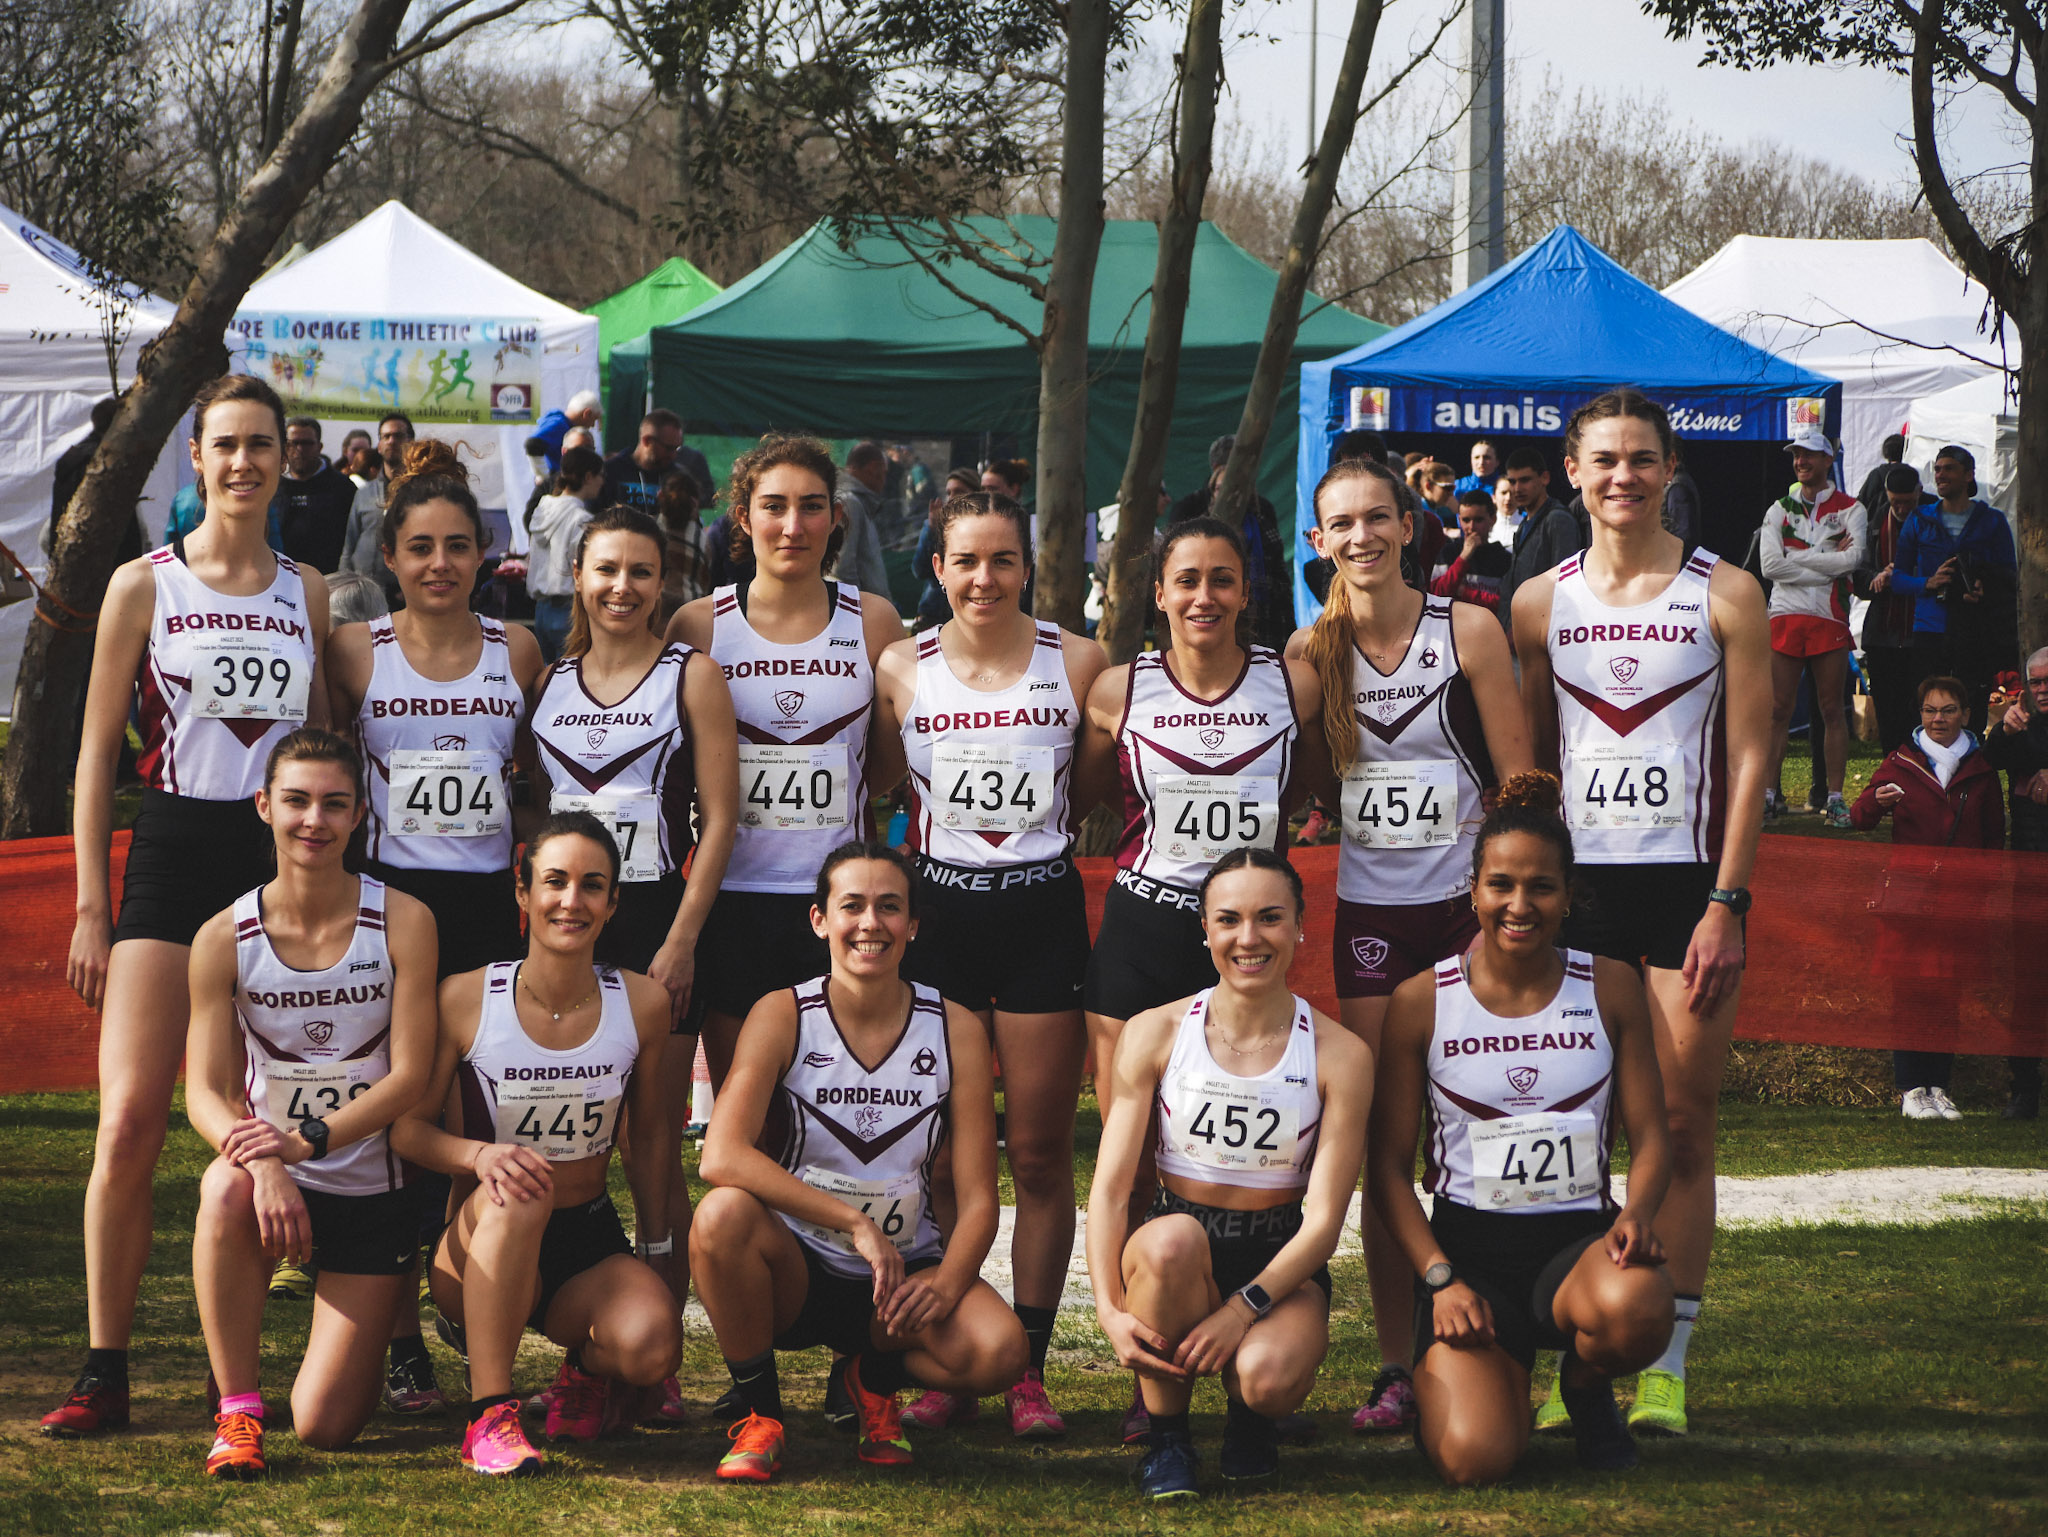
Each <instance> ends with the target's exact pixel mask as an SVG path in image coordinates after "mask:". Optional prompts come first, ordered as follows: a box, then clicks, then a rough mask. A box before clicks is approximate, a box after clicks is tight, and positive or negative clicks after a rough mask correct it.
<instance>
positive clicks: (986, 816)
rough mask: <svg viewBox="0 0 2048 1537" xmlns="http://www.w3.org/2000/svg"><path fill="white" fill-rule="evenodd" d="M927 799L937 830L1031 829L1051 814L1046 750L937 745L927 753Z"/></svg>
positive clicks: (977, 744) (1049, 762)
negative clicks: (929, 793) (929, 775)
mask: <svg viewBox="0 0 2048 1537" xmlns="http://www.w3.org/2000/svg"><path fill="white" fill-rule="evenodd" d="M932 796H933V798H934V799H935V800H936V801H937V803H938V804H937V806H936V808H935V809H936V810H937V812H938V818H939V825H940V826H941V827H951V828H955V829H957V830H959V831H961V832H976V833H1022V832H1030V831H1033V830H1034V829H1036V828H1040V827H1043V826H1045V824H1046V822H1047V821H1048V820H1049V819H1050V818H1051V816H1052V749H1051V748H1050V747H993V746H989V745H986V744H984V743H980V742H946V743H942V744H940V745H939V746H936V747H934V748H933V749H932Z"/></svg>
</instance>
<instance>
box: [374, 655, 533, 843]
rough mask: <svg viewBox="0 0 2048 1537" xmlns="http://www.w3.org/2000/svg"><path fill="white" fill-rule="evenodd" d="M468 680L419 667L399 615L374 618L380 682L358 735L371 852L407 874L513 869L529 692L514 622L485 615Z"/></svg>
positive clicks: (376, 673) (376, 682) (376, 670)
mask: <svg viewBox="0 0 2048 1537" xmlns="http://www.w3.org/2000/svg"><path fill="white" fill-rule="evenodd" d="M477 623H478V624H479V625H481V626H482V628H483V649H482V652H481V654H480V655H479V656H478V657H477V663H476V666H475V667H474V668H472V669H471V670H470V672H469V675H468V676H467V677H463V678H457V679H455V680H454V681H453V682H452V683H437V682H436V681H434V680H433V679H432V678H423V677H421V676H420V675H419V674H418V673H417V672H415V671H413V668H412V664H411V663H410V662H408V661H406V659H405V647H404V646H403V645H401V644H400V643H399V639H398V633H397V632H396V631H395V630H394V629H392V627H391V619H390V616H389V615H384V616H380V617H379V618H376V619H372V620H371V621H370V685H369V687H368V688H366V689H364V690H363V702H362V705H361V707H360V708H359V709H358V710H357V711H356V721H355V726H356V740H357V741H358V742H359V743H360V744H361V745H362V749H363V767H364V770H365V774H366V776H367V777H368V779H369V781H370V816H369V827H368V836H369V842H368V852H369V856H370V858H372V859H374V860H377V861H379V862H380V863H383V864H387V865H390V866H392V867H393V868H395V869H400V870H447V871H467V872H469V873H472V874H490V873H493V872H495V871H500V870H508V869H510V868H511V867H512V744H513V741H514V739H515V738H516V737H517V736H518V734H519V722H520V720H521V718H522V717H523V716H524V715H525V714H526V696H525V694H523V693H521V692H520V688H519V684H518V683H517V682H516V681H515V680H514V679H513V677H512V649H511V647H510V646H508V645H507V644H506V642H505V627H504V626H503V625H502V624H500V623H499V622H498V621H497V620H495V619H483V618H479V619H478V620H477Z"/></svg>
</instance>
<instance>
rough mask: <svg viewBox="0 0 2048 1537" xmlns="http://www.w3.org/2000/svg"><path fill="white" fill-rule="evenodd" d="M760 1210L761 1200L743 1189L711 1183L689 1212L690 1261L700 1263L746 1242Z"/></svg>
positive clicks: (754, 1226) (695, 1263)
mask: <svg viewBox="0 0 2048 1537" xmlns="http://www.w3.org/2000/svg"><path fill="white" fill-rule="evenodd" d="M762 1211H763V1207H762V1205H761V1203H760V1202H759V1201H758V1200H756V1199H755V1198H754V1197H753V1196H751V1195H748V1194H747V1192H746V1191H744V1190H735V1189H732V1188H731V1187H730V1186H727V1185H718V1186H714V1187H713V1188H712V1190H711V1191H710V1192H709V1193H708V1194H707V1195H706V1196H705V1197H704V1200H703V1202H702V1204H700V1205H699V1206H698V1207H697V1208H696V1209H695V1210H694V1211H693V1212H691V1214H690V1233H689V1244H690V1263H691V1264H692V1265H693V1266H695V1265H703V1264H705V1263H707V1262H708V1261H710V1260H711V1259H712V1258H714V1257H715V1256H717V1255H720V1254H727V1255H729V1254H731V1253H733V1252H734V1250H735V1248H736V1247H738V1246H739V1245H742V1244H745V1243H747V1242H749V1241H750V1240H751V1239H752V1237H753V1235H754V1233H755V1231H756V1229H757V1227H758V1225H759V1222H760V1216H761V1212H762Z"/></svg>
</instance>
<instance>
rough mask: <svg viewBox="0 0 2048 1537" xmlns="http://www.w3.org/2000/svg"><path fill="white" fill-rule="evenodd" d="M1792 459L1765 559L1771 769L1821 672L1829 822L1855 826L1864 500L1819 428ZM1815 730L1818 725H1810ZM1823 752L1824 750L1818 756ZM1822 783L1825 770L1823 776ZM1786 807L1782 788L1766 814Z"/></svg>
mask: <svg viewBox="0 0 2048 1537" xmlns="http://www.w3.org/2000/svg"><path fill="white" fill-rule="evenodd" d="M1785 448H1786V452H1788V453H1789V454H1791V456H1792V473H1793V474H1794V475H1795V476H1796V477H1797V479H1796V480H1795V481H1794V483H1793V486H1792V489H1791V490H1789V491H1787V492H1786V493H1785V494H1784V495H1783V496H1781V497H1779V498H1778V500H1777V501H1776V502H1774V503H1772V504H1771V505H1770V506H1769V507H1767V508H1765V509H1764V518H1763V529H1762V533H1761V535H1760V542H1759V544H1758V551H1759V562H1760V564H1761V566H1762V569H1763V574H1764V577H1765V579H1766V580H1768V581H1769V582H1770V584H1771V597H1770V615H1771V773H1770V780H1771V783H1772V785H1773V786H1775V785H1776V784H1777V782H1778V776H1779V772H1780V770H1781V768H1782V767H1783V764H1784V761H1785V750H1786V746H1787V742H1788V734H1789V732H1790V729H1791V725H1792V713H1793V711H1794V710H1795V709H1796V708H1797V706H1798V703H1799V680H1800V678H1801V677H1802V676H1803V675H1804V674H1805V672H1806V671H1807V670H1808V669H1809V668H1810V669H1811V670H1812V672H1813V707H1814V710H1815V711H1816V712H1817V713H1818V714H1819V715H1820V718H1821V721H1822V722H1823V724H1824V726H1825V728H1826V732H1827V749H1826V752H1827V757H1826V769H1825V775H1826V780H1827V787H1828V791H1827V794H1828V798H1827V805H1826V810H1825V812H1824V815H1825V816H1826V818H1827V825H1828V826H1830V827H1838V828H1846V827H1847V826H1848V825H1849V808H1848V806H1847V805H1846V804H1844V802H1843V800H1842V774H1843V770H1844V769H1845V768H1846V767H1847V766H1848V758H1849V719H1848V712H1847V708H1846V700H1845V697H1844V696H1845V693H1846V691H1847V689H1848V685H1849V650H1850V648H1851V646H1853V645H1854V643H1855V641H1854V637H1853V636H1851V635H1850V633H1849V595H1850V586H1851V583H1850V577H1851V575H1852V574H1853V573H1854V572H1855V570H1856V568H1857V567H1858V566H1860V565H1862V564H1863V551H1864V546H1865V542H1866V535H1865V529H1864V522H1863V505H1862V504H1861V503H1860V502H1858V501H1857V500H1856V498H1855V497H1853V496H1850V495H1849V494H1848V493H1847V492H1844V491H1842V490H1839V489H1838V488H1837V487H1836V486H1835V483H1834V465H1835V451H1834V445H1833V444H1831V443H1829V442H1828V440H1827V438H1826V437H1825V436H1823V435H1822V434H1821V433H1819V432H1816V431H1811V430H1809V431H1806V432H1802V433H1800V434H1799V436H1797V437H1796V438H1794V439H1793V440H1792V441H1791V442H1790V443H1788V444H1786V445H1785ZM1808 735H1809V737H1811V735H1812V731H1811V729H1810V728H1809V730H1808ZM1818 756H1819V755H1818V754H1816V757H1818ZM1815 778H1816V783H1818V780H1819V778H1820V774H1819V773H1816V776H1815ZM1783 810H1784V807H1783V806H1781V805H1780V804H1779V800H1778V791H1777V790H1776V789H1775V788H1773V789H1769V790H1766V791H1765V792H1764V820H1765V821H1767V822H1768V821H1772V820H1774V819H1775V818H1776V817H1777V816H1778V815H1779V813H1780V812H1782V811H1783Z"/></svg>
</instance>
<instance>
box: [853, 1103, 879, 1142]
mask: <svg viewBox="0 0 2048 1537" xmlns="http://www.w3.org/2000/svg"><path fill="white" fill-rule="evenodd" d="M853 1129H854V1130H855V1131H856V1132H858V1133H859V1134H860V1139H861V1141H863V1142H872V1141H874V1140H875V1133H876V1132H878V1131H880V1130H881V1129H882V1112H881V1111H880V1110H879V1109H878V1108H877V1107H875V1106H874V1105H862V1106H861V1107H860V1109H858V1110H856V1111H854V1112H853Z"/></svg>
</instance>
